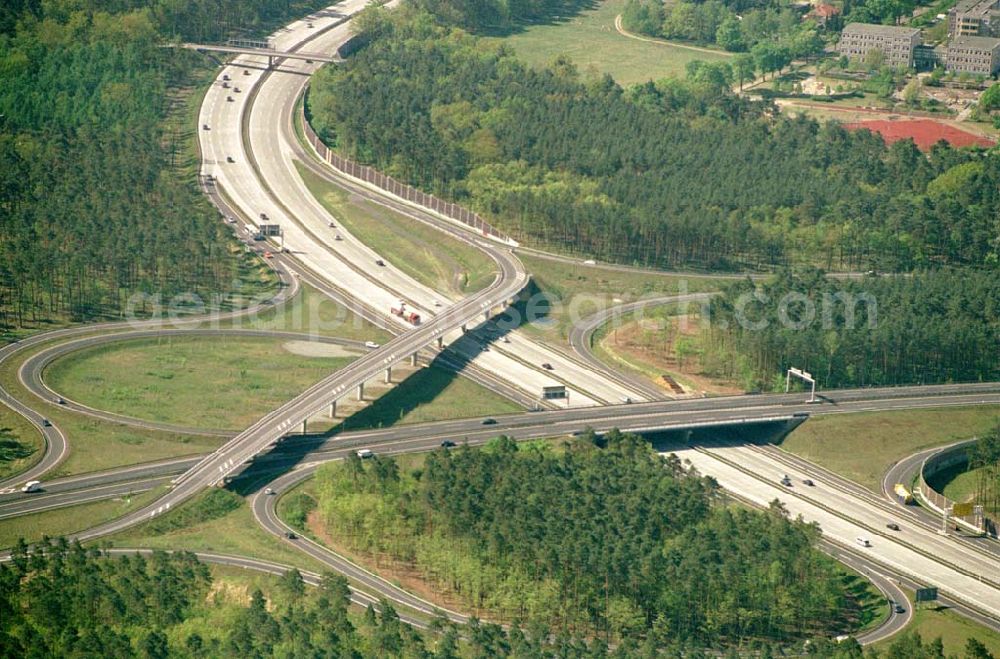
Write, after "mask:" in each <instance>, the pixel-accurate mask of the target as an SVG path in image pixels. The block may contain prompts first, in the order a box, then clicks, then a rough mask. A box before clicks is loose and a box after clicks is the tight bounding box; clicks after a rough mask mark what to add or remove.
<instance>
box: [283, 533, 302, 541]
mask: <svg viewBox="0 0 1000 659" xmlns="http://www.w3.org/2000/svg"><path fill="white" fill-rule="evenodd" d="M285 537H286V538H288V539H289V540H295V539H296V538H298V537H299V536H297V535H295V533H294V532H293V531H285Z"/></svg>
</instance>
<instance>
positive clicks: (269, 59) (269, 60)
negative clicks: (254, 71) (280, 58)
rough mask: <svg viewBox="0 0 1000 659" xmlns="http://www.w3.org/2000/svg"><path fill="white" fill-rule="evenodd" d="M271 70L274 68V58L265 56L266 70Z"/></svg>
mask: <svg viewBox="0 0 1000 659" xmlns="http://www.w3.org/2000/svg"><path fill="white" fill-rule="evenodd" d="M273 68H274V56H272V55H268V56H267V70H268V71H270V70H271V69H273Z"/></svg>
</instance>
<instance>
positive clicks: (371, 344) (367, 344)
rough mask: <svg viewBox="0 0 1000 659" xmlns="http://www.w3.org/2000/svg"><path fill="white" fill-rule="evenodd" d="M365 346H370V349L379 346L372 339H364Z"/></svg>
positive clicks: (375, 348)
mask: <svg viewBox="0 0 1000 659" xmlns="http://www.w3.org/2000/svg"><path fill="white" fill-rule="evenodd" d="M365 347H366V348H371V349H372V350H377V349H378V348H379V344H377V343H375V342H374V341H365Z"/></svg>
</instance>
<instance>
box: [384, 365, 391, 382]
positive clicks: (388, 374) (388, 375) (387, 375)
mask: <svg viewBox="0 0 1000 659" xmlns="http://www.w3.org/2000/svg"><path fill="white" fill-rule="evenodd" d="M390 382H392V366H386V368H385V383H386V384H389V383H390Z"/></svg>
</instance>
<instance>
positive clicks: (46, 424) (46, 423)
mask: <svg viewBox="0 0 1000 659" xmlns="http://www.w3.org/2000/svg"><path fill="white" fill-rule="evenodd" d="M42 425H43V426H45V427H46V428H48V427H50V426H51V425H52V422H51V421H49V420H48V419H42Z"/></svg>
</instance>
